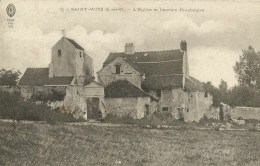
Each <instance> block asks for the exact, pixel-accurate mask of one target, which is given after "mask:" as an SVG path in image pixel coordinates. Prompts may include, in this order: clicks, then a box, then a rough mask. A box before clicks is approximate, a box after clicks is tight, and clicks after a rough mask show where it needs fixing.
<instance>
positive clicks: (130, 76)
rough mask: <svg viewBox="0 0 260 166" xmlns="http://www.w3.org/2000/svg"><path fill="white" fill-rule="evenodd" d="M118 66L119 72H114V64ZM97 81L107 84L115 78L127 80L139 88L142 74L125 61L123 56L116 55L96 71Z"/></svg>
mask: <svg viewBox="0 0 260 166" xmlns="http://www.w3.org/2000/svg"><path fill="white" fill-rule="evenodd" d="M117 65H119V66H120V74H116V66H117ZM97 76H98V80H99V82H101V83H103V84H104V85H108V84H110V83H111V82H114V81H116V80H127V81H129V82H131V83H132V84H134V85H135V86H137V87H139V88H141V82H142V76H141V74H140V73H139V72H137V71H136V70H135V69H134V68H133V67H132V66H130V65H129V64H128V63H126V62H125V61H124V60H123V58H121V57H118V58H116V59H115V60H114V61H112V62H111V63H109V64H107V65H106V66H105V67H103V69H101V70H100V71H99V72H97Z"/></svg>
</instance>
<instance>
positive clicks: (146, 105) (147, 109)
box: [144, 104, 150, 116]
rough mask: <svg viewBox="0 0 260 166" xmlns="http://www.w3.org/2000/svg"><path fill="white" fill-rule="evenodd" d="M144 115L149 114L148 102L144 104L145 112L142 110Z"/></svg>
mask: <svg viewBox="0 0 260 166" xmlns="http://www.w3.org/2000/svg"><path fill="white" fill-rule="evenodd" d="M144 114H145V116H148V115H150V110H149V104H145V112H144Z"/></svg>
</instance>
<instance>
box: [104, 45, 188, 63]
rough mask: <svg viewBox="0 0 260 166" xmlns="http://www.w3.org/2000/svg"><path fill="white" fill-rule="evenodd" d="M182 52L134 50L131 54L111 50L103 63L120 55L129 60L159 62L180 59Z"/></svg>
mask: <svg viewBox="0 0 260 166" xmlns="http://www.w3.org/2000/svg"><path fill="white" fill-rule="evenodd" d="M182 55H183V52H181V51H180V50H179V49H177V50H165V51H144V52H135V53H134V54H133V55H129V54H125V53H124V52H112V53H110V54H109V55H108V57H107V59H106V60H105V62H104V65H107V64H109V63H110V62H111V61H113V60H114V59H116V58H117V57H122V58H125V59H127V60H128V61H131V62H160V61H169V60H179V59H182V57H183V56H182Z"/></svg>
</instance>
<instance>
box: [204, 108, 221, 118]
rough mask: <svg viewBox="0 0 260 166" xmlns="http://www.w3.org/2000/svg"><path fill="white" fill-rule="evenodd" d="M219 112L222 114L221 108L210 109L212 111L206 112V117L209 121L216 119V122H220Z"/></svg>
mask: <svg viewBox="0 0 260 166" xmlns="http://www.w3.org/2000/svg"><path fill="white" fill-rule="evenodd" d="M219 112H220V108H219V107H213V106H212V107H210V109H209V110H208V111H206V112H205V116H206V117H207V118H208V119H216V120H220V119H219Z"/></svg>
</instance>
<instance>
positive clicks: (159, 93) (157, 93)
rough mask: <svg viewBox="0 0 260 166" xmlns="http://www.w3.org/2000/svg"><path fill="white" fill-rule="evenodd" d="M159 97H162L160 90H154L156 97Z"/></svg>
mask: <svg viewBox="0 0 260 166" xmlns="http://www.w3.org/2000/svg"><path fill="white" fill-rule="evenodd" d="M161 95H162V94H161V90H160V89H157V90H156V96H157V97H161Z"/></svg>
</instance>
